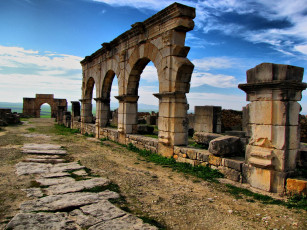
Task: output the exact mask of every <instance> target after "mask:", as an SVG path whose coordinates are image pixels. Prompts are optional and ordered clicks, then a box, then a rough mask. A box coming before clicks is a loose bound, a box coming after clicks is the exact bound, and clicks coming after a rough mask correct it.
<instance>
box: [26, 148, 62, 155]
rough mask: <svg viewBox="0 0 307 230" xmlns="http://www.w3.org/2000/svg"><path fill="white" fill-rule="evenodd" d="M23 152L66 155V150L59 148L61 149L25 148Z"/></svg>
mask: <svg viewBox="0 0 307 230" xmlns="http://www.w3.org/2000/svg"><path fill="white" fill-rule="evenodd" d="M22 153H25V154H39V155H48V154H50V155H66V154H67V152H66V150H59V149H51V150H47V149H46V150H41V149H24V150H22Z"/></svg>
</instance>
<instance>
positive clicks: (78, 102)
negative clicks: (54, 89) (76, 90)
mask: <svg viewBox="0 0 307 230" xmlns="http://www.w3.org/2000/svg"><path fill="white" fill-rule="evenodd" d="M80 100H82V99H80ZM80 100H79V101H71V102H70V103H71V104H80Z"/></svg>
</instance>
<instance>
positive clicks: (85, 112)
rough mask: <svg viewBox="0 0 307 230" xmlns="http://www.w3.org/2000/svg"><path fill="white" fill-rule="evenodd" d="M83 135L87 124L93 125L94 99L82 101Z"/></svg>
mask: <svg viewBox="0 0 307 230" xmlns="http://www.w3.org/2000/svg"><path fill="white" fill-rule="evenodd" d="M80 102H81V133H82V134H84V133H85V125H86V123H92V121H93V114H92V99H81V100H80Z"/></svg>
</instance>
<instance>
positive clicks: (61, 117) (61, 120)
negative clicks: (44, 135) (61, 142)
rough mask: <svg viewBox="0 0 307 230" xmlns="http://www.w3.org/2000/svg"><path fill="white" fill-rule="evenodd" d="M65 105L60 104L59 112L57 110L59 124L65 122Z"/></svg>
mask: <svg viewBox="0 0 307 230" xmlns="http://www.w3.org/2000/svg"><path fill="white" fill-rule="evenodd" d="M65 108H66V107H65V106H58V112H57V122H58V124H59V125H63V124H64V121H63V119H64V112H65Z"/></svg>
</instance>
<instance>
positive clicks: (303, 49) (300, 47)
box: [294, 45, 307, 55]
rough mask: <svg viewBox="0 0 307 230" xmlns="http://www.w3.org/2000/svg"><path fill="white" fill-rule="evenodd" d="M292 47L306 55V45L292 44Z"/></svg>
mask: <svg viewBox="0 0 307 230" xmlns="http://www.w3.org/2000/svg"><path fill="white" fill-rule="evenodd" d="M294 49H296V50H297V51H299V52H301V53H303V54H306V55H307V45H298V46H294Z"/></svg>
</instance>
